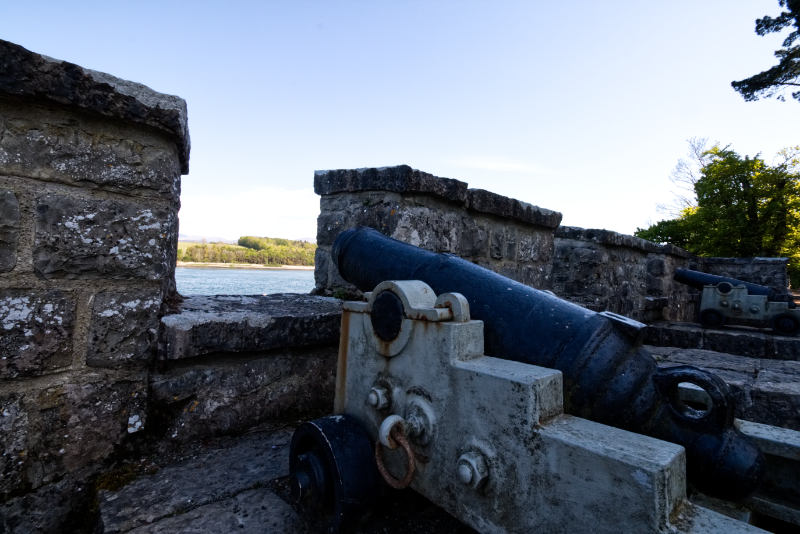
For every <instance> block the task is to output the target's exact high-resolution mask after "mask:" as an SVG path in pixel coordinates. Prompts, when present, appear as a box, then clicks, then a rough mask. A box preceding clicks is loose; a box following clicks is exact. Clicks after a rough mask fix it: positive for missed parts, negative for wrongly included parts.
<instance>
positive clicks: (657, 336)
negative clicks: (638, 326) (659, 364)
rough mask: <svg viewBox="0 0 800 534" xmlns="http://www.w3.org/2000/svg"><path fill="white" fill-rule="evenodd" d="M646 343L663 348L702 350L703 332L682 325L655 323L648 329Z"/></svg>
mask: <svg viewBox="0 0 800 534" xmlns="http://www.w3.org/2000/svg"><path fill="white" fill-rule="evenodd" d="M645 342H646V343H647V344H649V345H658V346H661V347H678V348H683V349H702V348H703V331H702V330H701V329H699V328H696V327H695V328H692V327H689V326H684V325H680V324H670V323H653V324H651V325H649V326H648V327H647V333H646V337H645Z"/></svg>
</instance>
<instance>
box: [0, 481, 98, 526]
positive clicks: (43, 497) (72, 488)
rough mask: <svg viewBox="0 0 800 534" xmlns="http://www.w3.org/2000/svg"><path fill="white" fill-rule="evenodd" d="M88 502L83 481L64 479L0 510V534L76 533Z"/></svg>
mask: <svg viewBox="0 0 800 534" xmlns="http://www.w3.org/2000/svg"><path fill="white" fill-rule="evenodd" d="M90 498H91V484H89V483H88V482H87V480H86V477H74V476H67V477H66V478H64V479H62V480H59V481H58V482H55V483H53V484H50V485H48V486H45V487H43V488H41V489H39V490H37V491H33V492H31V493H28V494H27V495H24V496H22V497H17V498H14V499H11V500H9V501H8V502H6V503H5V504H3V505H2V507H1V508H0V532H4V533H6V532H7V533H9V534H16V533H23V532H24V533H35V534H50V533H62V532H80V531H82V527H84V526H85V524H84V521H83V520H84V517H85V516H84V514H86V512H87V510H86V508H88V505H89V503H90Z"/></svg>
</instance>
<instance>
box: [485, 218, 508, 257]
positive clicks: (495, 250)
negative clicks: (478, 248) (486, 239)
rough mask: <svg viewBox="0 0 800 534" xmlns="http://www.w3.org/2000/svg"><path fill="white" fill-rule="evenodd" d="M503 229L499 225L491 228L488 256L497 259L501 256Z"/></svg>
mask: <svg viewBox="0 0 800 534" xmlns="http://www.w3.org/2000/svg"><path fill="white" fill-rule="evenodd" d="M504 240H505V229H504V228H503V227H502V226H501V227H499V228H494V229H493V230H492V241H491V243H490V244H489V256H491V257H492V258H494V259H496V260H499V259H502V257H503V249H504V248H505V247H504V243H503V241H504Z"/></svg>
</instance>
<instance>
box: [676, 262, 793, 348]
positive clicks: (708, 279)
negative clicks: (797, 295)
mask: <svg viewBox="0 0 800 534" xmlns="http://www.w3.org/2000/svg"><path fill="white" fill-rule="evenodd" d="M674 279H675V281H676V282H680V283H681V284H685V285H687V286H689V287H693V288H695V289H698V290H700V291H702V292H703V294H702V297H701V300H700V316H699V320H700V324H701V325H702V326H703V327H705V328H719V327H721V326H723V325H724V324H725V322H726V320H727V319H731V318H733V319H737V320H744V321H746V322H747V323H749V324H754V325H756V326H762V327H767V326H769V327H771V328H772V331H773V332H775V333H776V334H780V335H784V336H796V335H797V334H798V333H800V309H798V308H797V303H795V301H794V298H793V297H792V295H791V294H790V293H787V292H786V291H785V290H779V289H776V288H772V287H767V286H761V285H758V284H751V283H749V282H743V281H742V280H737V279H735V278H726V277H724V276H715V275H713V274H706V273H701V272H698V271H692V270H691V269H677V270H676V271H675V276H674Z"/></svg>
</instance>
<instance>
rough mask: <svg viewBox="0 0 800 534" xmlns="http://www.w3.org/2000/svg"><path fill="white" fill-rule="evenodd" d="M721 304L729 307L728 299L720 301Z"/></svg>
mask: <svg viewBox="0 0 800 534" xmlns="http://www.w3.org/2000/svg"><path fill="white" fill-rule="evenodd" d="M719 305H720V306H722V307H725V308H727V307H728V301H727V300H723V301H722V302H720V303H719Z"/></svg>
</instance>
